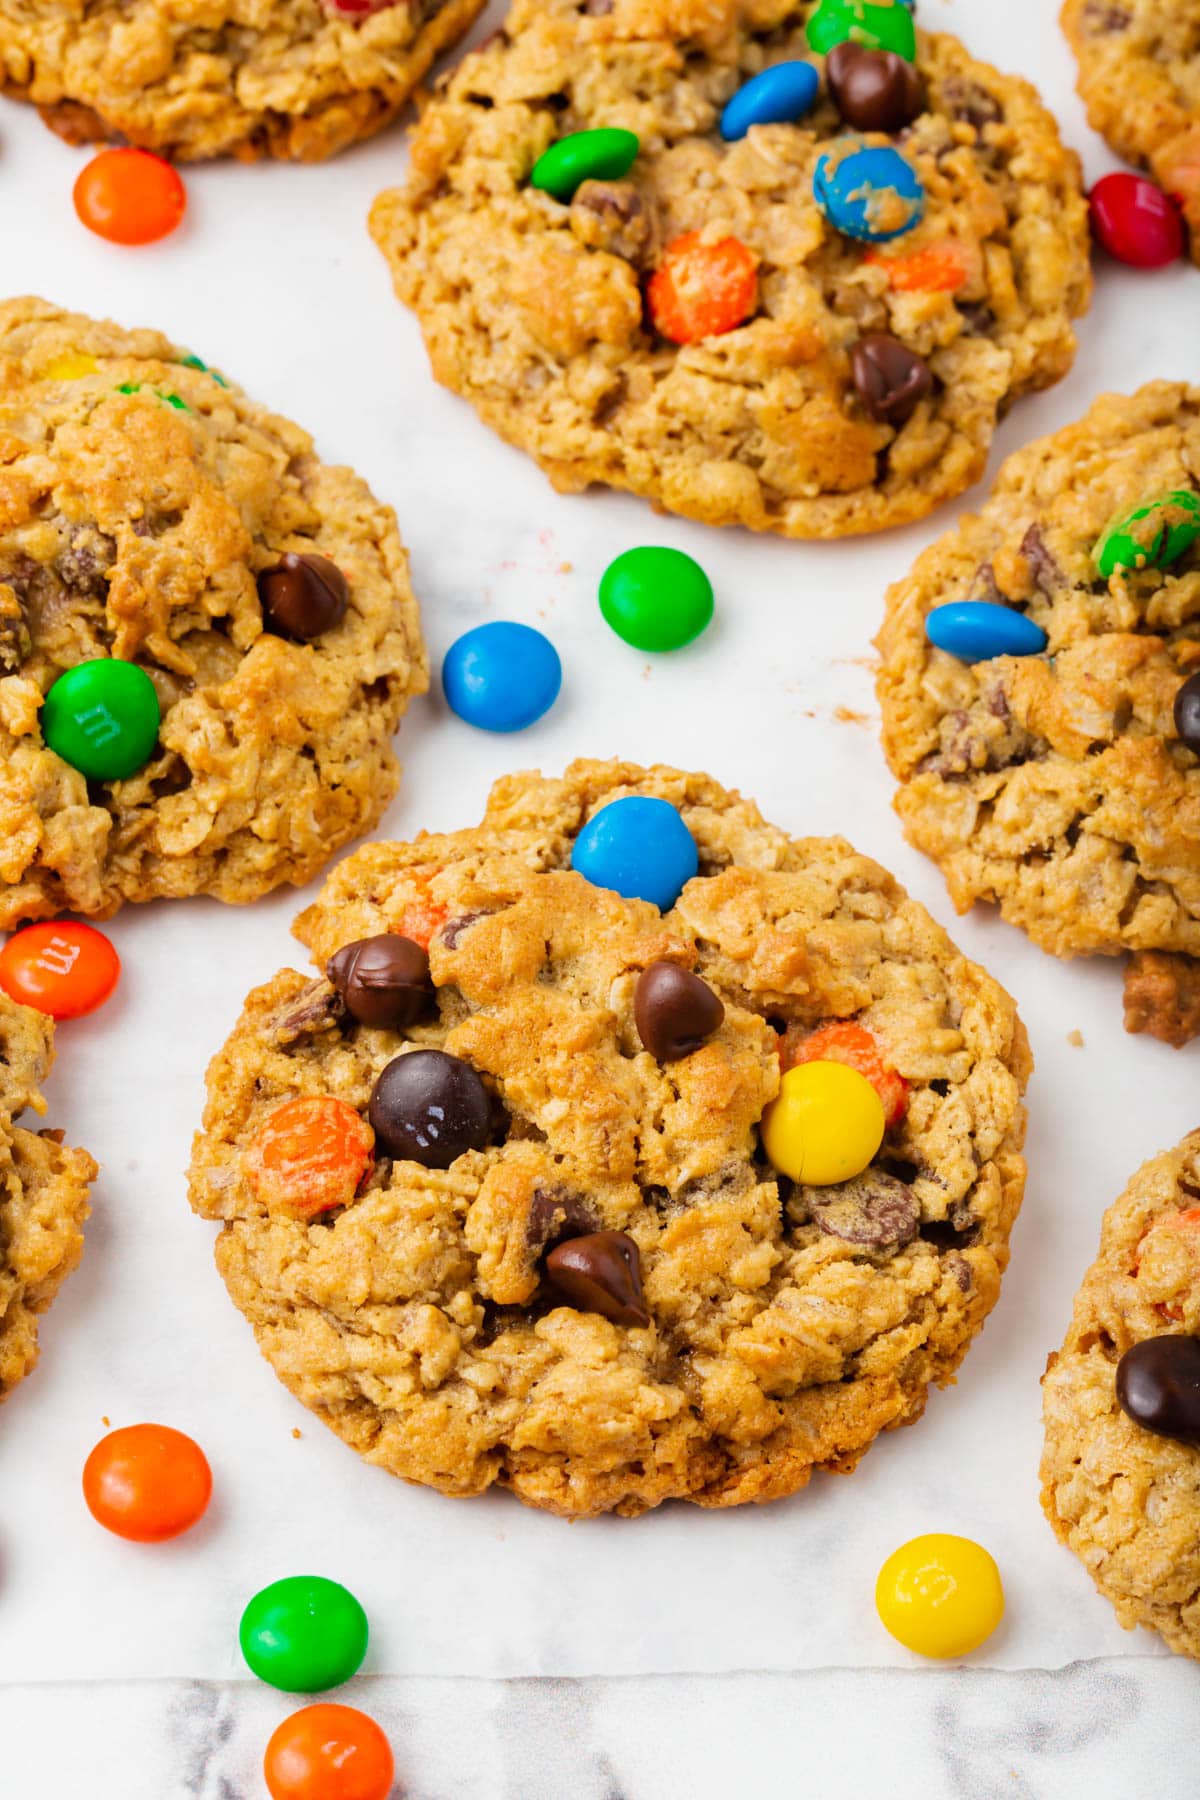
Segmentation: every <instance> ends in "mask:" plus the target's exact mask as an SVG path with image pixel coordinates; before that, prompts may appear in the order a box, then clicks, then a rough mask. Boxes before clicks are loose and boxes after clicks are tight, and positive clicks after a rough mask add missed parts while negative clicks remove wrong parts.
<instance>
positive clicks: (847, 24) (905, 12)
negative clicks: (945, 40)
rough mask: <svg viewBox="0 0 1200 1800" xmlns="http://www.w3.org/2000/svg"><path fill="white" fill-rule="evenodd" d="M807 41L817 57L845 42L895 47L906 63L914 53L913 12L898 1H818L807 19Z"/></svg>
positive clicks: (893, 48)
mask: <svg viewBox="0 0 1200 1800" xmlns="http://www.w3.org/2000/svg"><path fill="white" fill-rule="evenodd" d="M808 42H809V45H810V47H811V48H812V49H813V50H815V51H816V52H817V54H818V55H819V56H825V55H827V54H828V52H829V51H830V50H832V49H833V47H834V45H835V44H844V43H846V42H850V43H855V44H862V45H863V46H864V47H865V48H866V49H868V50H894V51H895V52H896V54H897V55H898V56H903V57H906V58H907V60H908V61H909V62H911V61H912V60H913V58H914V56H915V55H916V54H917V34H916V30H915V28H914V26H913V21H912V12H911V10H910V8H909V7H908V6H907V5H906V4H902V3H901V0H821V4H820V5H819V6H818V7H817V9H816V11H815V12H814V13H813V16H812V18H811V19H810V20H809V21H808Z"/></svg>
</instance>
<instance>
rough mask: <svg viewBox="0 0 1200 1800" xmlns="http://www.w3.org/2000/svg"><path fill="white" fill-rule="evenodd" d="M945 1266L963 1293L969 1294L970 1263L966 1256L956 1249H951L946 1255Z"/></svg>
mask: <svg viewBox="0 0 1200 1800" xmlns="http://www.w3.org/2000/svg"><path fill="white" fill-rule="evenodd" d="M946 1267H947V1269H949V1271H950V1273H951V1274H952V1275H953V1277H954V1279H955V1281H956V1282H957V1283H958V1286H959V1288H960V1289H961V1291H962V1292H963V1293H964V1294H969V1293H970V1291H971V1265H970V1263H969V1262H968V1261H967V1259H966V1257H965V1256H960V1255H959V1254H958V1251H957V1250H951V1251H949V1252H948V1253H947V1255H946Z"/></svg>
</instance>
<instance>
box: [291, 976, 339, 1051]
mask: <svg viewBox="0 0 1200 1800" xmlns="http://www.w3.org/2000/svg"><path fill="white" fill-rule="evenodd" d="M345 1014H346V1009H345V1007H344V1006H343V1004H342V998H341V995H340V994H339V993H338V992H337V991H336V989H335V988H333V987H332V986H331V985H330V983H329V982H328V981H322V980H321V979H320V978H318V979H317V980H316V981H310V982H309V984H308V986H307V987H306V988H305V989H304V991H303V993H301V995H300V996H299V998H298V999H297V1000H295V1001H294V1002H293V1003H292V1005H291V1006H289V1007H288V1008H287V1009H286V1011H285V1012H284V1013H283V1015H282V1016H281V1018H280V1019H279V1020H278V1021H277V1023H276V1026H275V1042H276V1044H277V1045H278V1046H279V1048H280V1049H281V1050H285V1051H287V1053H288V1055H289V1056H290V1055H293V1054H294V1053H295V1052H296V1051H297V1050H303V1049H304V1048H305V1047H306V1046H307V1045H308V1044H311V1043H312V1042H313V1040H314V1039H315V1038H318V1037H323V1036H324V1035H325V1033H326V1032H329V1031H334V1030H336V1029H337V1027H338V1025H339V1024H340V1023H341V1021H342V1019H343V1018H344V1017H345Z"/></svg>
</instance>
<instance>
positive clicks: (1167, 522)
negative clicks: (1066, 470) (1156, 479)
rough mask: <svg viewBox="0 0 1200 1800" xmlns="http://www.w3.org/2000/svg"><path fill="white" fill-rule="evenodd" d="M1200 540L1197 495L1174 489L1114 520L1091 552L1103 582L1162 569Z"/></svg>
mask: <svg viewBox="0 0 1200 1800" xmlns="http://www.w3.org/2000/svg"><path fill="white" fill-rule="evenodd" d="M1197 538H1200V494H1195V493H1193V492H1192V491H1191V489H1190V488H1176V489H1175V491H1174V492H1173V493H1170V494H1162V495H1160V496H1159V497H1158V498H1157V499H1155V500H1148V501H1147V502H1146V503H1145V505H1144V506H1139V507H1136V508H1135V509H1134V511H1133V512H1130V513H1124V514H1123V515H1122V516H1121V517H1120V518H1117V519H1114V521H1113V522H1112V524H1111V525H1109V526H1108V527H1107V528H1106V530H1105V531H1104V532H1103V533H1102V535H1101V537H1100V540H1099V542H1098V543H1097V545H1096V547H1095V549H1094V550H1093V551H1092V558H1093V560H1094V562H1095V564H1096V567H1097V569H1098V570H1099V571H1100V573H1101V575H1103V576H1104V577H1105V578H1106V579H1107V577H1109V576H1110V575H1127V574H1130V573H1131V572H1132V571H1133V570H1135V569H1165V568H1169V566H1170V565H1171V564H1172V563H1173V562H1178V561H1179V558H1180V557H1181V556H1182V555H1183V554H1184V552H1185V551H1186V550H1190V549H1191V547H1192V545H1193V544H1194V543H1195V542H1196V539H1197Z"/></svg>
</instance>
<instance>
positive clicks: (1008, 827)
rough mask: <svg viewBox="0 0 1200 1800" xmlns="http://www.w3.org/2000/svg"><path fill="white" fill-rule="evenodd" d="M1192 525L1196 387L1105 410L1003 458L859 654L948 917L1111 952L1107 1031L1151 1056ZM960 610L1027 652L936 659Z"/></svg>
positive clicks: (1183, 849) (1179, 816)
mask: <svg viewBox="0 0 1200 1800" xmlns="http://www.w3.org/2000/svg"><path fill="white" fill-rule="evenodd" d="M1198 515H1200V389H1197V388H1189V387H1186V386H1184V385H1182V384H1179V383H1172V382H1165V381H1160V382H1152V383H1150V384H1149V385H1148V386H1147V387H1144V388H1142V389H1141V390H1140V391H1139V392H1138V393H1136V394H1134V395H1133V396H1131V397H1128V398H1126V397H1123V396H1120V395H1113V394H1109V395H1105V396H1103V397H1102V398H1101V399H1099V400H1097V401H1096V403H1095V405H1094V406H1093V407H1092V408H1091V409H1090V411H1089V412H1088V413H1087V414H1086V415H1085V417H1084V418H1083V419H1082V420H1080V421H1079V423H1078V424H1075V425H1071V426H1068V427H1067V428H1066V429H1065V430H1063V431H1059V432H1056V433H1055V434H1054V435H1053V436H1051V437H1047V438H1043V439H1041V440H1040V441H1039V442H1037V443H1033V444H1030V445H1028V446H1027V447H1026V448H1025V449H1024V450H1020V451H1018V452H1017V454H1016V455H1015V456H1012V457H1010V458H1009V459H1008V461H1007V462H1006V463H1005V464H1004V466H1003V468H1002V469H1001V470H1000V473H999V476H998V477H997V481H996V485H995V488H994V489H993V492H992V495H991V497H990V499H989V500H988V501H987V504H986V505H985V506H984V508H983V510H982V512H981V513H980V514H979V515H978V516H975V517H967V518H965V519H963V520H962V522H961V523H960V524H959V525H958V526H957V527H956V528H955V529H954V530H953V531H951V532H949V533H947V535H946V536H945V537H943V538H942V539H941V540H940V541H939V542H938V543H936V544H934V545H933V546H932V547H931V548H930V549H928V550H927V551H925V553H924V554H923V555H922V556H921V557H920V558H919V560H918V561H917V563H916V565H915V567H914V569H913V571H912V573H911V574H910V575H909V576H908V577H907V578H906V579H905V580H903V581H901V582H898V583H897V584H896V586H895V587H893V588H892V589H891V591H890V593H889V595H888V599H887V614H886V619H885V622H884V626H883V629H882V631H881V633H880V636H879V639H878V646H879V650H880V653H881V656H882V666H881V668H880V671H879V678H878V692H879V698H880V702H881V705H882V709H883V742H884V748H885V750H886V752H887V757H888V761H889V763H890V764H891V767H892V771H893V773H894V774H895V775H896V776H897V777H898V778H899V780H900V782H901V784H902V785H901V787H900V790H899V793H898V794H897V797H896V807H897V810H898V812H899V814H900V817H901V819H902V820H903V821H904V828H905V831H906V833H907V835H908V837H909V838H910V839H911V841H912V842H913V843H914V844H915V845H916V846H917V848H918V849H920V850H923V851H925V853H926V855H928V856H931V857H932V858H933V859H934V861H935V862H937V863H938V864H940V866H941V869H942V872H943V874H944V875H945V877H946V881H947V883H948V885H949V889H950V896H951V898H952V900H953V901H954V904H955V906H956V907H957V908H958V909H959V911H960V912H962V911H965V910H966V909H967V908H968V907H969V906H971V905H972V903H973V902H975V901H978V900H983V901H992V902H995V903H996V904H998V905H999V908H1000V911H1001V913H1002V914H1003V916H1004V917H1005V918H1006V919H1008V920H1010V921H1011V923H1013V924H1014V925H1019V926H1021V927H1022V929H1023V930H1025V931H1027V932H1028V933H1029V935H1030V937H1031V938H1032V939H1033V940H1034V942H1035V943H1037V944H1039V945H1040V946H1041V947H1042V949H1044V950H1050V951H1052V952H1053V953H1054V954H1055V955H1056V956H1077V955H1088V954H1101V955H1109V956H1113V955H1117V954H1119V953H1120V952H1122V951H1129V952H1132V956H1131V960H1130V963H1129V965H1128V970H1127V975H1126V994H1125V997H1126V1025H1127V1027H1128V1029H1129V1030H1131V1031H1149V1032H1152V1033H1153V1034H1154V1035H1155V1036H1156V1037H1160V1038H1163V1039H1165V1040H1166V1041H1167V1042H1168V1043H1184V1042H1186V1041H1187V1039H1188V1038H1189V1037H1191V1036H1192V1035H1193V1034H1194V1033H1195V1032H1196V1031H1197V1029H1200V963H1198V962H1197V961H1196V959H1197V958H1198V957H1200V733H1198V732H1197V729H1196V720H1194V719H1192V718H1191V716H1190V709H1192V708H1194V707H1195V705H1196V700H1197V697H1196V695H1195V689H1194V687H1190V688H1189V689H1188V690H1187V692H1186V693H1185V692H1184V691H1183V688H1184V684H1185V683H1186V682H1190V681H1191V680H1192V679H1193V677H1194V676H1195V673H1196V671H1197V670H1200V543H1198V542H1197V540H1198V539H1200V528H1197V529H1193V525H1194V524H1195V522H1196V519H1197V516H1198ZM1105 568H1107V569H1109V571H1110V572H1109V573H1107V574H1106V573H1104V572H1102V571H1103V569H1105ZM963 601H967V602H970V603H971V607H970V609H969V615H970V614H971V613H975V612H976V609H977V603H982V605H983V606H984V608H985V609H986V608H989V607H990V609H991V611H990V613H989V612H987V611H985V612H984V613H982V614H979V617H981V618H982V619H984V620H985V621H986V620H989V619H990V620H991V622H992V625H993V626H994V627H998V628H999V629H1000V630H1001V631H1002V632H1006V631H1007V632H1011V631H1013V630H1018V631H1023V632H1029V631H1030V630H1031V629H1032V638H1031V639H1030V641H1031V642H1032V641H1034V640H1036V639H1038V638H1041V639H1043V640H1044V642H1043V647H1042V648H1041V649H1040V650H1039V651H1035V652H1034V653H1032V654H1015V655H1012V654H1010V655H1004V654H997V655H991V654H989V655H986V656H985V657H984V658H983V659H982V660H978V661H970V660H968V659H967V656H965V655H963V654H954V653H950V652H949V651H947V650H946V649H944V648H943V649H939V648H937V647H936V646H935V645H934V644H933V643H932V642H931V641H930V637H929V631H930V630H934V631H935V632H936V631H937V630H938V627H937V625H936V622H933V623H931V622H930V615H931V613H932V612H933V611H934V609H935V608H939V607H942V606H944V605H948V604H951V603H958V602H963ZM969 615H968V616H969ZM943 616H946V615H943ZM985 648H986V646H985Z"/></svg>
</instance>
